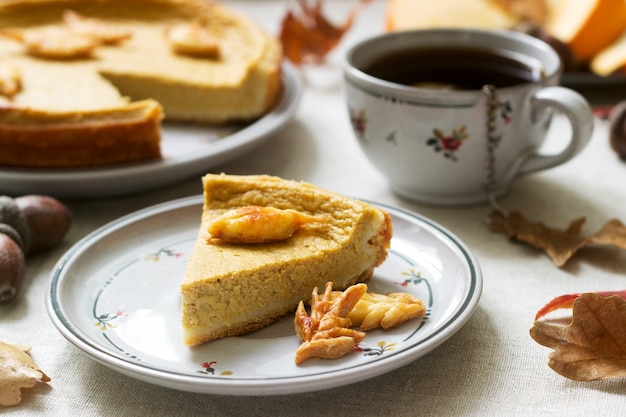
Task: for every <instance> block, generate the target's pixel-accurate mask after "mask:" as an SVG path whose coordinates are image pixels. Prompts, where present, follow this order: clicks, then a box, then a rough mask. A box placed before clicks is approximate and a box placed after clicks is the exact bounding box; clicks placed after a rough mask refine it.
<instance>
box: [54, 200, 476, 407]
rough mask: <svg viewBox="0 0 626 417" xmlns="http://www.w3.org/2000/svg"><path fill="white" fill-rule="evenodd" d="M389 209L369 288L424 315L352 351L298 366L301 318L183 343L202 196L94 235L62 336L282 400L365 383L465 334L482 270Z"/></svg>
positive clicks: (126, 365) (60, 289) (125, 358)
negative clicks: (186, 289) (396, 296)
mask: <svg viewBox="0 0 626 417" xmlns="http://www.w3.org/2000/svg"><path fill="white" fill-rule="evenodd" d="M372 204H375V205H377V206H379V207H381V208H383V209H385V210H387V211H388V212H389V213H390V215H391V217H392V221H393V224H394V236H393V238H392V241H391V248H390V252H389V256H388V258H387V260H386V261H385V262H384V263H383V264H382V265H381V266H379V267H378V268H377V269H376V270H375V272H374V276H373V277H372V278H371V280H370V281H368V287H369V290H370V291H374V292H382V293H385V292H389V291H393V292H397V291H406V292H409V293H411V294H413V295H415V296H417V297H419V298H420V299H422V300H423V301H424V303H425V305H426V307H427V312H426V315H425V316H424V317H423V318H422V319H415V320H411V321H407V322H405V323H404V324H402V325H400V326H398V327H396V328H394V329H389V330H374V331H371V332H368V333H367V335H366V337H365V339H364V340H363V341H362V342H361V343H360V344H359V345H358V346H357V347H356V349H355V351H354V352H351V353H349V354H348V355H346V356H344V357H342V358H339V359H333V360H323V359H309V360H307V361H305V362H304V363H303V364H301V365H296V364H295V362H294V355H295V350H296V349H297V347H298V345H299V340H298V338H297V336H296V335H295V331H294V327H293V318H291V317H286V318H284V319H283V320H280V321H278V322H276V323H274V324H272V325H270V326H268V327H266V328H264V329H261V330H259V331H256V332H253V333H250V334H247V335H244V336H239V337H228V338H224V339H220V340H216V341H212V342H209V343H206V344H204V345H201V346H197V347H193V348H189V347H186V346H185V345H184V344H183V341H182V329H181V324H180V294H179V284H180V282H181V279H182V277H183V274H184V271H185V267H186V263H187V259H188V257H189V255H190V253H191V251H192V249H193V245H194V243H195V238H196V234H197V229H198V225H199V219H200V214H201V211H202V197H201V196H194V197H188V198H183V199H179V200H173V201H170V202H167V203H161V204H159V205H156V206H152V207H148V208H146V209H143V210H140V211H138V212H135V213H132V214H129V215H127V216H124V217H122V218H120V219H118V220H115V221H113V222H111V223H109V224H107V225H105V226H102V227H101V228H99V229H97V230H95V231H94V232H92V233H91V234H89V235H88V236H86V237H84V238H83V239H81V240H80V241H79V242H77V243H76V244H75V245H74V246H72V247H71V248H70V249H69V250H68V251H67V252H66V253H65V254H64V255H63V256H62V257H61V258H60V259H59V261H58V262H57V264H56V265H55V267H54V269H53V271H52V274H51V281H50V287H49V289H48V291H47V293H46V308H47V311H48V314H49V316H50V318H51V320H52V322H53V323H54V325H55V327H56V328H57V329H58V330H59V332H60V333H61V334H62V335H63V336H64V337H65V338H66V339H67V340H68V341H69V342H70V343H72V344H73V345H75V346H76V347H78V348H79V349H80V350H81V351H82V352H83V353H85V354H86V355H87V356H89V357H91V358H92V359H94V360H95V361H97V362H99V363H101V364H103V365H105V366H108V367H110V368H112V369H114V370H116V371H118V372H120V373H122V374H125V375H128V376H130V377H133V378H136V379H139V380H142V381H146V382H149V383H153V384H156V385H161V386H165V387H169V388H174V389H178V390H184V391H190V392H200V393H210V394H228V395H276V394H290V393H299V392H308V391H316V390H322V389H327V388H333V387H337V386H341V385H346V384H350V383H355V382H358V381H362V380H364V379H367V378H371V377H374V376H378V375H381V374H383V373H386V372H389V371H391V370H393V369H396V368H398V367H401V366H404V365H407V364H409V363H410V362H412V361H414V360H415V359H417V358H419V357H421V356H423V355H426V354H428V353H429V352H430V351H432V350H433V349H434V348H436V347H437V346H439V345H441V344H442V343H444V342H445V341H446V340H447V339H448V338H449V337H450V336H452V335H453V334H454V333H455V332H457V331H458V330H459V329H460V328H461V327H462V326H463V325H464V324H465V322H466V321H467V320H468V319H469V318H470V316H471V315H472V313H473V312H474V310H475V308H476V306H477V304H478V301H479V299H480V295H481V292H482V273H481V270H480V267H479V265H478V262H477V260H476V258H475V256H474V255H473V254H472V252H471V251H470V249H469V248H468V247H466V245H465V244H464V243H463V242H461V241H460V240H459V239H458V238H457V237H456V236H455V235H453V234H452V233H451V232H450V231H448V230H447V229H445V228H444V227H442V226H441V225H439V224H437V223H435V222H433V221H432V220H429V219H428V218H425V217H423V216H421V215H419V214H416V213H413V212H410V211H405V210H403V209H399V208H395V207H390V206H386V205H382V204H377V203H372Z"/></svg>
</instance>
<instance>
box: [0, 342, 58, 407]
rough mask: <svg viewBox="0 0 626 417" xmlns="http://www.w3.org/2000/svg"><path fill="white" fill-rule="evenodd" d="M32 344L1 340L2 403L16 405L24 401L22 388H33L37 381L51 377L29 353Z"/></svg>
mask: <svg viewBox="0 0 626 417" xmlns="http://www.w3.org/2000/svg"><path fill="white" fill-rule="evenodd" d="M28 351H30V346H26V345H10V344H8V343H3V342H0V405H2V406H10V405H16V404H18V403H19V402H20V401H22V391H21V389H22V388H31V387H33V386H34V385H35V384H36V383H37V381H42V382H48V381H50V378H49V377H48V376H47V375H46V374H45V373H44V372H43V371H42V370H41V369H39V366H37V364H36V363H35V361H34V360H33V359H32V358H31V357H30V355H28V353H27V352H28Z"/></svg>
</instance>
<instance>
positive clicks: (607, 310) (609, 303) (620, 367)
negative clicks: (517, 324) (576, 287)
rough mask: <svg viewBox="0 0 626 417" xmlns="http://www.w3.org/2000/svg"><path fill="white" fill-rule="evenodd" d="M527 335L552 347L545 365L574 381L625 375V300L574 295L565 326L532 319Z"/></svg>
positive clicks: (590, 294)
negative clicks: (568, 319) (531, 325)
mask: <svg viewBox="0 0 626 417" xmlns="http://www.w3.org/2000/svg"><path fill="white" fill-rule="evenodd" d="M530 335H531V337H532V338H533V339H534V340H535V341H536V342H537V343H539V344H541V345H543V346H547V347H550V348H552V349H554V352H552V353H551V354H550V355H549V362H548V365H549V366H550V368H552V369H553V370H554V371H556V372H557V373H559V374H561V375H563V376H565V377H567V378H570V379H573V380H576V381H593V380H601V379H610V378H619V377H625V376H626V301H625V300H624V299H623V298H621V297H618V296H611V297H607V298H605V297H602V296H600V295H597V294H593V293H585V294H582V295H581V296H580V297H578V298H576V300H575V301H574V303H573V307H572V323H571V324H570V325H569V326H561V325H557V324H551V323H549V322H546V321H536V322H535V324H534V326H533V327H532V328H531V329H530Z"/></svg>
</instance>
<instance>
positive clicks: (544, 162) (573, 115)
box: [518, 86, 593, 175]
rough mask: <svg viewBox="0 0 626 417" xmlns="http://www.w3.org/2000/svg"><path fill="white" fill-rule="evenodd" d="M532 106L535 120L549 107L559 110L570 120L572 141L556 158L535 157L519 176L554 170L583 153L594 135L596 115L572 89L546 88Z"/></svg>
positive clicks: (536, 95)
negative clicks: (548, 169) (594, 118)
mask: <svg viewBox="0 0 626 417" xmlns="http://www.w3.org/2000/svg"><path fill="white" fill-rule="evenodd" d="M531 105H532V113H531V117H532V118H533V119H535V118H536V115H537V114H538V113H539V112H541V111H542V110H545V109H546V108H547V107H554V108H557V109H559V110H560V111H561V112H562V113H563V114H564V115H565V116H566V117H567V118H568V119H569V122H570V124H571V126H572V137H571V139H570V141H569V144H568V145H567V147H565V149H563V150H562V151H561V152H559V153H557V154H553V155H542V154H539V153H535V154H533V155H531V156H530V157H528V159H526V161H525V162H524V164H523V165H522V167H521V168H520V170H519V172H518V174H520V175H522V174H529V173H531V172H535V171H539V170H543V169H547V168H552V167H554V166H557V165H560V164H562V163H564V162H566V161H568V160H570V159H572V158H573V157H574V156H576V155H577V154H578V153H579V152H580V151H582V150H583V148H584V147H585V146H586V145H587V143H588V142H589V140H590V139H591V135H592V133H593V113H592V111H591V107H590V106H589V103H587V100H585V98H584V97H583V96H581V95H580V94H579V93H577V92H575V91H573V90H570V89H569V88H565V87H558V86H553V87H546V88H543V89H541V90H539V91H538V92H537V93H535V95H534V97H533V98H532V99H531ZM533 121H534V120H533Z"/></svg>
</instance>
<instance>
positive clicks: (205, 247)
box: [180, 174, 392, 346]
mask: <svg viewBox="0 0 626 417" xmlns="http://www.w3.org/2000/svg"><path fill="white" fill-rule="evenodd" d="M203 185H204V206H203V211H202V218H201V225H200V229H199V232H198V236H197V241H196V243H195V247H194V250H193V253H192V255H191V257H190V259H189V262H188V265H187V268H186V272H185V276H184V279H183V281H182V283H181V286H180V291H181V296H182V327H183V333H184V342H185V343H186V344H187V345H190V346H193V345H198V344H201V343H204V342H207V341H210V340H214V339H218V338H222V337H227V336H235V335H242V334H245V333H248V332H251V331H253V330H257V329H260V328H262V327H264V326H266V325H268V324H270V323H272V322H274V321H277V320H278V319H280V318H282V317H283V316H284V315H285V314H287V313H292V312H294V311H295V309H296V308H297V306H298V303H299V301H300V300H308V299H309V298H310V296H311V292H312V290H313V288H315V287H318V288H324V285H325V284H326V283H327V282H329V281H332V282H333V288H335V289H338V290H339V289H346V288H347V287H349V286H350V285H353V284H355V283H357V282H363V281H366V280H368V279H369V278H370V277H371V276H372V274H373V271H374V268H375V267H377V266H378V265H380V264H381V263H382V262H383V261H384V260H385V259H386V257H387V252H388V249H389V246H390V240H391V235H392V224H391V217H390V216H389V214H388V213H386V212H385V211H383V210H380V209H379V208H377V207H374V206H372V205H370V204H368V203H365V202H362V201H358V200H354V199H350V198H346V197H344V196H342V195H339V194H337V193H334V192H330V191H327V190H323V189H321V188H318V187H315V186H313V185H311V184H308V183H304V182H297V181H290V180H285V179H281V178H278V177H271V176H263V175H260V176H254V175H253V176H236V175H225V174H220V175H214V174H208V175H206V176H204V177H203ZM246 207H257V208H258V207H261V208H262V207H271V208H276V209H281V210H295V211H297V212H299V213H302V214H304V215H306V216H308V217H310V216H314V217H315V218H318V219H322V221H317V222H310V223H307V224H305V225H303V226H302V227H300V228H298V229H297V230H296V231H295V232H294V233H293V234H292V235H291V236H289V237H287V238H285V239H282V240H279V241H271V242H265V243H232V242H229V241H227V240H224V239H219V238H215V237H213V236H211V234H210V233H209V229H210V226H211V225H212V224H213V223H214V221H215V220H216V219H218V218H222V216H223V215H224V214H225V213H227V212H232V210H237V209H241V208H246Z"/></svg>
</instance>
